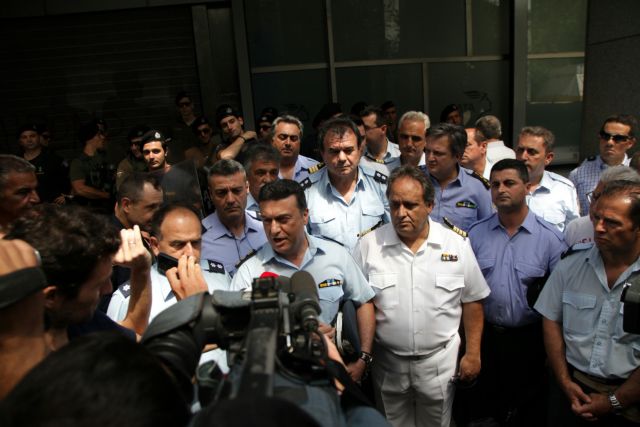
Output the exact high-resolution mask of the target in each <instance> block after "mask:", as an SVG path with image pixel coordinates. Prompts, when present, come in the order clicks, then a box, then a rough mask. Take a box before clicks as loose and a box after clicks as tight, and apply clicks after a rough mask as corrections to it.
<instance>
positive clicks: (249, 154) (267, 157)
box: [244, 144, 280, 173]
mask: <svg viewBox="0 0 640 427" xmlns="http://www.w3.org/2000/svg"><path fill="white" fill-rule="evenodd" d="M260 161H262V162H273V163H275V164H277V165H278V166H279V165H280V152H279V151H278V150H276V149H275V148H274V147H273V146H272V145H270V144H253V145H252V146H251V147H249V148H248V149H247V151H245V153H244V170H245V172H246V173H249V171H250V170H251V165H252V164H253V162H260Z"/></svg>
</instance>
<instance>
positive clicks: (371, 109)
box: [359, 105, 387, 126]
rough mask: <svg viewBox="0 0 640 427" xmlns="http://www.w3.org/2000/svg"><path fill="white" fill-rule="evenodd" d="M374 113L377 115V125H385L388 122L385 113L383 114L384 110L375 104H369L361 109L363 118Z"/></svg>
mask: <svg viewBox="0 0 640 427" xmlns="http://www.w3.org/2000/svg"><path fill="white" fill-rule="evenodd" d="M372 114H375V115H376V126H383V125H386V124H387V122H385V121H384V115H383V114H382V110H380V109H379V108H378V107H376V106H375V105H367V106H366V107H364V109H363V110H362V111H360V114H359V116H360V117H361V118H362V117H367V116H370V115H372Z"/></svg>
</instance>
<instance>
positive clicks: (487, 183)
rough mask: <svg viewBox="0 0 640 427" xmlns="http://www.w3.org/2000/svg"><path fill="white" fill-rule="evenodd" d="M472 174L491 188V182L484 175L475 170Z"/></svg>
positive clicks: (487, 187)
mask: <svg viewBox="0 0 640 427" xmlns="http://www.w3.org/2000/svg"><path fill="white" fill-rule="evenodd" d="M471 176H472V177H474V178H475V179H477V180H479V181H480V182H481V183H482V185H484V187H485V188H486V189H487V190H488V189H490V188H491V183H490V182H489V180H488V179H487V178H485V177H484V176H482V175H480V174H479V173H478V172H475V171H474V172H473V173H471Z"/></svg>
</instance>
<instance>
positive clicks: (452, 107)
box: [440, 104, 462, 123]
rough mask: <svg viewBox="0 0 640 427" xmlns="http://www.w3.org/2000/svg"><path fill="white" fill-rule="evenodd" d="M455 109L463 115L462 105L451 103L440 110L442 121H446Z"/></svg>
mask: <svg viewBox="0 0 640 427" xmlns="http://www.w3.org/2000/svg"><path fill="white" fill-rule="evenodd" d="M454 111H457V112H458V113H460V115H462V112H461V111H460V107H458V106H457V105H456V104H449V105H447V106H446V107H444V108H443V109H442V111H441V112H440V123H444V122H446V121H447V118H448V117H449V114H451V113H453V112H454Z"/></svg>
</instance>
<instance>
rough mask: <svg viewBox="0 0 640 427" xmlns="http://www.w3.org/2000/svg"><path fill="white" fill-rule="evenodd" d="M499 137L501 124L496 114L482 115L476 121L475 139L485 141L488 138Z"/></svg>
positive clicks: (500, 135)
mask: <svg viewBox="0 0 640 427" xmlns="http://www.w3.org/2000/svg"><path fill="white" fill-rule="evenodd" d="M501 137H502V124H501V123H500V120H499V119H498V118H497V117H496V116H484V117H480V118H479V119H478V120H477V121H476V141H478V142H485V141H486V140H488V139H500V138H501Z"/></svg>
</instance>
